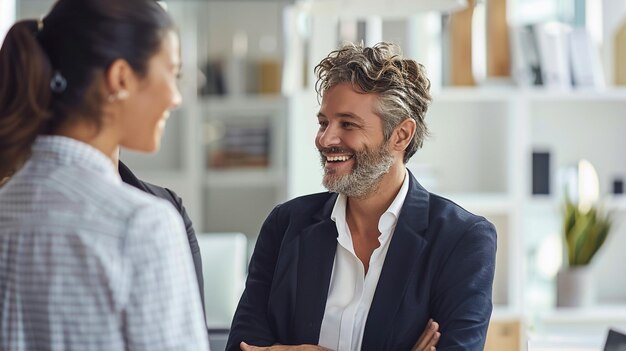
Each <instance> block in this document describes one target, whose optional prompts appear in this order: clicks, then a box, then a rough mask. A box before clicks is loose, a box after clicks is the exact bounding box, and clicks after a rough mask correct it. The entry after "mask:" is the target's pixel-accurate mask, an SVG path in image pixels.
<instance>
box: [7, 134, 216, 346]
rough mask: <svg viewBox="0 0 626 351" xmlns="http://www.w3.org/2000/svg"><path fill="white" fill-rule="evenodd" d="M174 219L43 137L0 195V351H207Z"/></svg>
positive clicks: (102, 161)
mask: <svg viewBox="0 0 626 351" xmlns="http://www.w3.org/2000/svg"><path fill="white" fill-rule="evenodd" d="M197 284H198V283H197V280H196V277H195V273H194V268H193V264H192V260H191V254H190V250H189V244H188V242H187V237H186V235H185V231H184V227H183V223H182V220H181V218H180V215H179V214H178V213H177V212H176V211H175V210H174V208H173V207H172V206H171V205H170V204H169V203H167V202H166V201H164V200H160V199H157V198H156V197H153V196H150V195H148V194H145V193H143V192H141V191H139V190H137V189H134V188H132V187H131V186H129V185H126V184H124V183H122V181H121V179H120V177H119V175H118V174H117V171H116V169H115V167H114V166H113V163H112V161H111V160H110V159H109V158H108V157H106V156H105V155H104V154H103V153H101V152H100V151H98V150H97V149H95V148H93V147H91V146H90V145H87V144H84V143H82V142H79V141H77V140H74V139H70V138H65V137H61V136H40V137H38V138H37V140H36V142H35V144H34V145H33V150H32V157H31V158H30V160H29V161H28V162H27V163H26V164H25V165H24V167H23V168H22V169H21V170H20V171H19V172H18V173H17V174H15V176H13V177H12V179H11V180H9V182H8V183H6V184H5V185H4V186H3V187H1V188H0V350H7V351H8V350H11V351H23V350H24V351H25V350H44V351H57V350H58V351H61V350H65V351H71V350H81V351H98V350H189V351H191V350H194V351H195V350H208V348H209V346H208V338H207V332H206V326H205V324H204V321H203V318H202V306H201V303H200V296H199V294H198V285H197Z"/></svg>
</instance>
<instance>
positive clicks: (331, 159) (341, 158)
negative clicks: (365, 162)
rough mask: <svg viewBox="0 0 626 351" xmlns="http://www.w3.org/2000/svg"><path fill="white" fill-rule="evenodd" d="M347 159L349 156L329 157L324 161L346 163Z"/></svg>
mask: <svg viewBox="0 0 626 351" xmlns="http://www.w3.org/2000/svg"><path fill="white" fill-rule="evenodd" d="M349 159H350V156H330V157H327V158H326V160H328V161H330V162H343V161H348V160H349Z"/></svg>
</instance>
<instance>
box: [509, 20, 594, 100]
mask: <svg viewBox="0 0 626 351" xmlns="http://www.w3.org/2000/svg"><path fill="white" fill-rule="evenodd" d="M511 49H512V56H513V58H512V60H513V67H514V70H513V76H514V78H515V80H516V81H517V83H518V84H519V85H521V86H544V87H546V88H550V89H558V90H569V89H571V88H572V87H576V88H593V89H601V88H604V87H605V82H604V73H603V69H602V63H601V60H600V56H599V51H598V48H597V47H596V45H595V43H594V42H593V40H592V39H591V36H590V34H589V32H588V30H587V29H586V28H582V27H581V28H572V27H571V26H569V25H567V24H563V23H557V22H551V23H538V24H530V25H523V26H516V27H513V28H511Z"/></svg>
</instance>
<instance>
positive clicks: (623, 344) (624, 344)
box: [604, 329, 626, 351]
mask: <svg viewBox="0 0 626 351" xmlns="http://www.w3.org/2000/svg"><path fill="white" fill-rule="evenodd" d="M604 351H626V334H622V333H620V332H618V331H616V330H614V329H609V334H608V335H607V337H606V343H605V344H604Z"/></svg>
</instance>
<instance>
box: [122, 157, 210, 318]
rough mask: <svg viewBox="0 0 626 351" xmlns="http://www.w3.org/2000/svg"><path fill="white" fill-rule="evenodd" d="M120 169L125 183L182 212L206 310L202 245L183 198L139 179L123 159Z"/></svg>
mask: <svg viewBox="0 0 626 351" xmlns="http://www.w3.org/2000/svg"><path fill="white" fill-rule="evenodd" d="M118 170H119V172H120V177H121V178H122V181H123V182H124V183H126V184H128V185H132V186H134V187H135V188H137V189H139V190H142V191H144V192H146V193H148V194H152V195H154V196H156V197H159V198H161V199H164V200H167V201H169V202H170V203H172V205H173V206H174V208H175V209H177V210H178V212H179V213H180V216H181V217H182V218H183V222H184V223H185V229H186V230H187V239H188V240H189V247H190V248H191V256H192V257H193V265H194V266H195V268H196V278H197V279H198V287H199V288H200V298H201V299H202V310H203V311H204V280H203V279H202V257H201V256H200V246H199V245H198V239H197V238H196V232H195V231H194V230H193V224H192V223H191V219H189V216H188V215H187V211H186V210H185V206H183V200H182V199H181V198H180V197H179V196H178V195H176V193H175V192H173V191H171V190H169V189H166V188H162V187H160V186H156V185H153V184H150V183H146V182H144V181H141V180H139V178H137V177H136V176H135V175H134V174H133V172H131V171H130V169H129V168H128V167H126V165H125V164H123V163H122V161H120V162H119V166H118Z"/></svg>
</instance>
